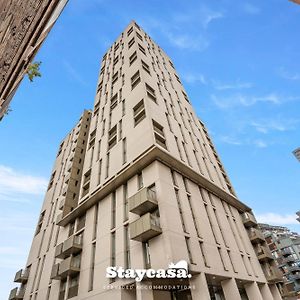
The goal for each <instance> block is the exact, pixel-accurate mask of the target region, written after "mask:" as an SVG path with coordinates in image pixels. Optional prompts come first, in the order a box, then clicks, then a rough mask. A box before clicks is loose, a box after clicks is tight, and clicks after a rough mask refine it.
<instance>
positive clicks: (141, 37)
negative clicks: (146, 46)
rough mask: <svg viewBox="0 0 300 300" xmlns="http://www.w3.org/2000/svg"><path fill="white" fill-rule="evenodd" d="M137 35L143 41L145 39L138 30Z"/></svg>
mask: <svg viewBox="0 0 300 300" xmlns="http://www.w3.org/2000/svg"><path fill="white" fill-rule="evenodd" d="M136 36H137V37H138V38H139V39H140V40H141V41H143V37H142V36H141V35H140V34H139V33H138V32H136Z"/></svg>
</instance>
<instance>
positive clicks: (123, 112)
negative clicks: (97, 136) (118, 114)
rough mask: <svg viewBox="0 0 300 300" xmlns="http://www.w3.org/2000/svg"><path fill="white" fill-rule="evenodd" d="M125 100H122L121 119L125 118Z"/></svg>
mask: <svg viewBox="0 0 300 300" xmlns="http://www.w3.org/2000/svg"><path fill="white" fill-rule="evenodd" d="M125 112H126V111H125V99H123V100H122V117H124V116H125Z"/></svg>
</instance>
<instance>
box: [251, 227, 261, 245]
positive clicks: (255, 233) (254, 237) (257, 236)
mask: <svg viewBox="0 0 300 300" xmlns="http://www.w3.org/2000/svg"><path fill="white" fill-rule="evenodd" d="M248 233H249V238H250V240H251V242H252V243H253V244H258V243H263V242H265V237H264V235H263V233H262V232H261V231H260V230H258V229H256V228H251V229H250V230H249V231H248Z"/></svg>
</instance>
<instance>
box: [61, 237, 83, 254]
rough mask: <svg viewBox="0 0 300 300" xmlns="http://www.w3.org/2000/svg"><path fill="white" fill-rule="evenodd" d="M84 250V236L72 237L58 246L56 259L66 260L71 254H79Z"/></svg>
mask: <svg viewBox="0 0 300 300" xmlns="http://www.w3.org/2000/svg"><path fill="white" fill-rule="evenodd" d="M81 250H82V236H81V235H72V236H71V237H69V238H68V239H67V240H66V241H64V242H63V243H61V244H59V245H58V246H56V249H55V257H57V258H66V257H68V256H70V255H71V254H77V253H79V252H81Z"/></svg>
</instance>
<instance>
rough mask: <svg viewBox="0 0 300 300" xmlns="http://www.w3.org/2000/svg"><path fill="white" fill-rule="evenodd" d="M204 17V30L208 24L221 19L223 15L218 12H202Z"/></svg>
mask: <svg viewBox="0 0 300 300" xmlns="http://www.w3.org/2000/svg"><path fill="white" fill-rule="evenodd" d="M203 14H204V16H203V17H202V25H203V27H204V28H207V27H208V26H209V24H210V23H211V22H212V21H214V20H218V19H222V18H223V17H224V14H223V13H221V12H219V11H211V10H208V9H206V10H203Z"/></svg>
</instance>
